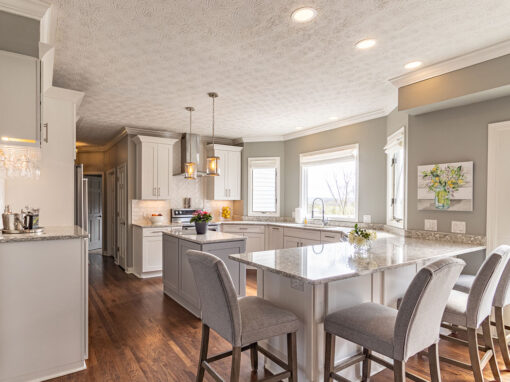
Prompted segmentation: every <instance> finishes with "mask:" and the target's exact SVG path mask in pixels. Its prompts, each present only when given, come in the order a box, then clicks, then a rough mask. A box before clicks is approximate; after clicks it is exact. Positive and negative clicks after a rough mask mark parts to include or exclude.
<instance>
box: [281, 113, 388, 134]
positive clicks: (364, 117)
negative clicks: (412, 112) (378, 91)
mask: <svg viewBox="0 0 510 382" xmlns="http://www.w3.org/2000/svg"><path fill="white" fill-rule="evenodd" d="M386 115H388V113H387V111H386V110H384V109H378V110H374V111H369V112H367V113H363V114H358V115H354V116H352V117H349V118H345V119H340V120H338V121H334V122H328V123H325V124H323V125H319V126H316V127H312V128H310V129H306V130H300V131H296V132H295V133H290V134H285V135H283V140H284V141H288V140H289V139H295V138H300V137H305V136H307V135H312V134H317V133H321V132H323V131H327V130H333V129H337V128H339V127H344V126H349V125H353V124H355V123H359V122H364V121H369V120H371V119H375V118H380V117H385V116H386Z"/></svg>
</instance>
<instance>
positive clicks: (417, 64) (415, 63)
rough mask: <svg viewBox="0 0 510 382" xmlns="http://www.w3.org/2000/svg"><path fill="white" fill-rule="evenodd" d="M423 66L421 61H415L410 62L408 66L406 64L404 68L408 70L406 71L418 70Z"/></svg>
mask: <svg viewBox="0 0 510 382" xmlns="http://www.w3.org/2000/svg"><path fill="white" fill-rule="evenodd" d="M421 65H422V62H421V61H413V62H408V63H407V64H405V65H404V68H406V69H416V68H419V67H420V66H421Z"/></svg>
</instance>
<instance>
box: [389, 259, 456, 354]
mask: <svg viewBox="0 0 510 382" xmlns="http://www.w3.org/2000/svg"><path fill="white" fill-rule="evenodd" d="M465 265H466V263H465V262H464V261H462V260H459V259H455V258H446V259H442V260H438V261H436V262H434V263H432V264H429V265H427V266H425V267H423V268H422V269H420V271H419V272H418V273H417V274H416V276H415V277H414V278H413V280H412V281H411V284H410V285H409V287H408V288H407V291H406V293H405V295H404V297H403V299H402V303H401V305H400V309H399V311H398V314H397V319H396V322H395V332H394V346H395V347H394V349H395V354H394V358H395V359H397V360H401V361H407V359H408V358H409V357H411V356H413V355H414V354H416V353H418V352H419V351H421V350H423V349H425V348H427V347H429V346H430V345H432V344H434V343H436V342H437V341H439V329H440V326H441V318H442V316H443V312H444V309H445V307H446V303H447V301H448V296H449V295H450V292H451V290H452V289H453V286H454V285H455V282H456V281H457V279H458V278H459V275H460V272H461V271H462V269H463V268H464V266H465Z"/></svg>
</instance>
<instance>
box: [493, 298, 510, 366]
mask: <svg viewBox="0 0 510 382" xmlns="http://www.w3.org/2000/svg"><path fill="white" fill-rule="evenodd" d="M494 315H495V316H496V331H497V333H498V343H499V347H500V349H501V355H502V356H503V360H504V361H505V367H506V368H507V370H510V354H509V353H508V342H507V340H506V331H505V320H504V319H503V308H501V307H495V308H494Z"/></svg>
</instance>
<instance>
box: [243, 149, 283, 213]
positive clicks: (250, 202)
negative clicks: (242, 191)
mask: <svg viewBox="0 0 510 382" xmlns="http://www.w3.org/2000/svg"><path fill="white" fill-rule="evenodd" d="M261 161H275V162H276V212H259V211H256V212H254V211H253V210H252V208H253V184H252V182H253V178H252V175H251V171H252V169H253V164H254V163H256V162H261ZM280 199H281V195H280V157H253V158H248V216H280Z"/></svg>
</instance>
